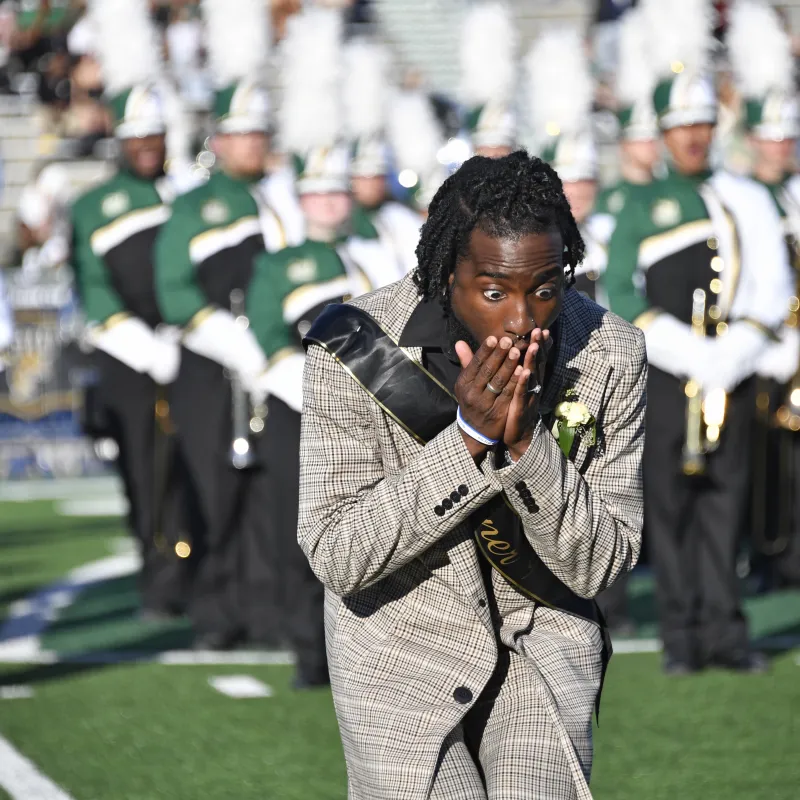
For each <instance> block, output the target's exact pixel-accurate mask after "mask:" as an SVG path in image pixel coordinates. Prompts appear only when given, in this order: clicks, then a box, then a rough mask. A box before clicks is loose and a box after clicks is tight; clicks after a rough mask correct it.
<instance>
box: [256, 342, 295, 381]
mask: <svg viewBox="0 0 800 800" xmlns="http://www.w3.org/2000/svg"><path fill="white" fill-rule="evenodd" d="M296 354H299V355H303V351H302V350H300V349H299V348H297V347H292V346H291V345H288V346H286V347H281V349H280V350H276V351H275V353H274V355H272V356H270V358H269V360H268V363H267V368H266V369H265V370H264V373H263V374H266V373H267V372H269V371H270V370H271V369H272V367H274V366H275V365H276V364H278V363H280V362H281V361H284V360H285V359H287V358H289V357H290V356H293V355H296Z"/></svg>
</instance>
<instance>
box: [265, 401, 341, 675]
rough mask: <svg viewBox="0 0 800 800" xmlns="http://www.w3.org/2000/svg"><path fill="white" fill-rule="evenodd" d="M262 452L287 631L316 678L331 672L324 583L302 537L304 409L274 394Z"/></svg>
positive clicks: (301, 663)
mask: <svg viewBox="0 0 800 800" xmlns="http://www.w3.org/2000/svg"><path fill="white" fill-rule="evenodd" d="M261 453H263V458H264V464H265V466H266V471H267V476H268V483H269V492H270V495H271V496H272V497H273V498H274V512H273V513H274V516H275V520H276V523H277V524H276V533H277V537H276V541H275V546H276V547H277V558H278V560H279V561H280V564H281V569H280V596H281V604H282V609H283V614H282V617H283V623H284V627H283V635H284V638H285V639H286V641H288V643H289V644H290V646H291V647H292V649H293V650H294V652H295V655H296V657H297V669H298V673H299V676H300V677H301V678H305V679H307V680H310V681H313V682H316V681H319V680H323V679H325V677H326V676H327V659H326V655H325V627H324V619H323V613H324V611H323V606H324V589H323V587H322V584H321V583H320V582H319V581H318V580H317V577H316V576H315V575H314V573H313V571H312V570H311V567H310V565H309V563H308V559H306V557H305V554H304V553H303V551H302V550H301V549H300V545H299V544H298V543H297V512H298V505H299V487H300V414H298V413H297V412H296V411H293V410H292V409H291V408H289V406H287V405H286V404H285V403H283V402H282V401H281V400H278V399H277V398H274V397H271V398H270V399H269V402H268V416H267V421H266V426H265V429H264V436H263V437H262V438H261V439H260V440H259V454H261ZM267 555H268V554H264V556H262V558H264V557H267ZM273 557H274V556H273ZM256 560H258V559H256Z"/></svg>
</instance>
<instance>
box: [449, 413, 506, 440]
mask: <svg viewBox="0 0 800 800" xmlns="http://www.w3.org/2000/svg"><path fill="white" fill-rule="evenodd" d="M456 422H458V427H459V428H461V430H462V431H464V433H466V434H467V436H470V437H471V438H473V439H475V441H476V442H480V443H481V444H485V445H486V446H487V447H494V445H496V444H497V443H498V442H499V441H500V440H499V439H490V438H489V437H488V436H484V435H483V434H482V433H481V432H480V431H476V430H475V428H473V427H472V426H471V425H470V424H469V423H468V422H466V421H465V420H464V417H462V416H461V408H460V407H459V409H458V414H456Z"/></svg>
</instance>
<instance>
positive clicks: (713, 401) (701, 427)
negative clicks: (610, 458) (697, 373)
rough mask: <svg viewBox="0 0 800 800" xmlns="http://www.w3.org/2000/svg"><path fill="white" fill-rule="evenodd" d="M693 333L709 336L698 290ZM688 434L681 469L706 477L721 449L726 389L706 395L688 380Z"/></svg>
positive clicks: (703, 299) (694, 297)
mask: <svg viewBox="0 0 800 800" xmlns="http://www.w3.org/2000/svg"><path fill="white" fill-rule="evenodd" d="M692 333H694V335H695V336H698V337H705V335H706V293H705V291H704V290H703V289H695V290H694V293H693V294H692ZM684 392H685V394H686V434H685V436H684V440H683V452H682V458H681V461H682V467H683V474H684V475H703V474H705V471H706V456H707V455H708V454H709V453H712V452H713V451H714V450H716V449H717V448H718V447H719V437H720V432H721V431H722V426H723V425H724V424H725V410H726V407H727V404H728V396H727V394H726V392H725V391H724V389H712V390H711V391H709V392H707V393H706V394H705V396H704V394H703V387H702V386H701V385H700V383H699V381H697V380H696V379H695V378H690V379H689V380H688V381H686V386H685V387H684Z"/></svg>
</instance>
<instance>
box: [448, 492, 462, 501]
mask: <svg viewBox="0 0 800 800" xmlns="http://www.w3.org/2000/svg"><path fill="white" fill-rule="evenodd" d="M450 499H451V500H452V501H453V502H454V503H460V502H461V495H460V494H459V493H458V492H450Z"/></svg>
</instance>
